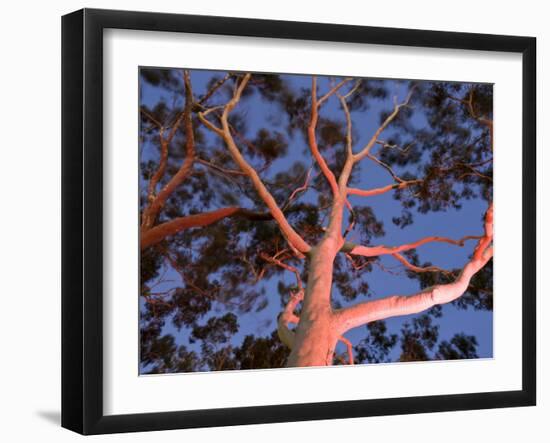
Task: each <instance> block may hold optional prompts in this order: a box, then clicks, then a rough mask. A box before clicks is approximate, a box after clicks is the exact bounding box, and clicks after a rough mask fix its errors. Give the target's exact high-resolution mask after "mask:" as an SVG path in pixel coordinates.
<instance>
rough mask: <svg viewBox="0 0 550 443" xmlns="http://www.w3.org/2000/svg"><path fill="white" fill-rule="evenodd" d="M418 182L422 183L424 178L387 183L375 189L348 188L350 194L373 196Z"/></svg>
mask: <svg viewBox="0 0 550 443" xmlns="http://www.w3.org/2000/svg"><path fill="white" fill-rule="evenodd" d="M418 183H422V180H407V181H401V182H399V183H393V184H391V185H386V186H382V187H380V188H373V189H358V188H348V194H351V195H359V196H361V197H372V196H374V195H380V194H385V193H386V192H389V191H392V190H394V189H403V188H406V187H408V186H412V185H416V184H418Z"/></svg>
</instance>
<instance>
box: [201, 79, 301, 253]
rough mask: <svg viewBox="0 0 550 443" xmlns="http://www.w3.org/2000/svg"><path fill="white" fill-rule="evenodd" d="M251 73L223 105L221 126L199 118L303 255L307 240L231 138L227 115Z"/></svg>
mask: <svg viewBox="0 0 550 443" xmlns="http://www.w3.org/2000/svg"><path fill="white" fill-rule="evenodd" d="M250 76H251V74H246V75H245V76H244V78H243V79H242V81H241V82H240V84H239V85H238V86H237V87H236V90H235V93H234V95H233V98H232V99H231V100H230V101H229V102H228V103H227V104H226V105H225V107H224V110H223V113H222V116H221V118H220V120H221V123H222V127H221V128H218V127H217V126H215V125H213V124H212V123H211V122H210V121H209V120H208V119H207V118H206V117H205V116H204V115H203V113H202V112H199V114H198V115H199V119H200V120H201V122H203V123H204V124H205V125H206V126H207V127H208V128H209V129H211V130H212V131H213V132H215V133H216V134H217V135H218V136H220V137H221V138H222V139H223V140H224V142H225V144H226V146H227V148H228V150H229V153H230V154H231V157H232V158H233V160H234V161H235V163H236V164H237V166H239V168H240V169H241V170H242V171H243V172H244V173H245V174H246V175H247V176H248V177H249V178H250V180H251V181H252V184H253V185H254V188H255V189H256V191H257V192H258V195H259V196H260V198H261V199H262V200H263V201H264V203H265V204H266V206H267V207H268V209H269V211H270V212H271V214H272V216H273V218H274V219H275V221H276V222H277V223H278V225H279V228H280V229H281V232H282V233H283V236H284V237H285V238H286V240H287V241H288V243H289V244H290V246H291V247H292V248H293V249H294V250H295V252H296V254H297V255H299V256H302V257H303V254H305V253H307V252H308V251H309V250H310V249H311V247H310V246H309V245H308V244H307V242H306V241H305V240H304V239H303V238H302V237H301V236H300V235H299V234H298V233H297V232H296V231H295V230H294V228H292V226H290V224H289V222H288V220H287V219H286V217H285V215H284V213H283V211H282V210H281V208H279V206H278V205H277V202H276V201H275V199H274V198H273V196H272V195H271V193H270V192H269V191H268V190H267V188H266V186H265V185H264V183H263V182H262V180H261V178H260V176H259V175H258V173H257V172H256V170H255V169H254V168H253V167H252V166H251V165H250V164H249V163H248V162H247V161H246V160H245V159H244V157H243V155H242V154H241V152H240V150H239V148H238V147H237V145H236V144H235V141H234V139H233V136H232V134H231V129H230V127H229V122H228V117H229V113H230V112H231V111H232V110H233V109H234V108H235V106H237V103H238V102H239V100H240V98H241V94H242V92H243V90H244V88H245V86H246V84H247V83H248V81H249V79H250Z"/></svg>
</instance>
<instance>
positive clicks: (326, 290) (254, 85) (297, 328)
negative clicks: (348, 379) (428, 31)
mask: <svg viewBox="0 0 550 443" xmlns="http://www.w3.org/2000/svg"><path fill="white" fill-rule="evenodd" d="M193 75H194V74H193V72H191V73H190V72H189V71H179V70H145V71H144V70H142V72H141V76H142V81H144V82H148V83H150V84H152V85H154V86H156V87H159V88H161V89H163V90H164V91H167V93H169V94H171V96H173V97H174V99H173V101H172V104H171V105H168V104H167V103H168V102H167V101H166V100H160V101H158V102H157V103H155V106H149V107H148V106H146V105H143V104H142V106H141V108H140V115H141V128H140V137H141V142H142V146H148V147H149V150H148V152H150V154H149V155H148V157H147V156H145V155H142V178H141V190H142V193H141V229H140V230H141V240H140V242H141V251H142V253H141V254H142V255H141V263H142V264H141V271H142V277H141V279H142V284H141V298H142V314H141V341H142V349H141V355H142V364H143V365H153V370H152V372H170V371H175V372H177V371H188V370H199V369H201V368H203V369H204V368H207V369H214V370H219V369H234V368H241V369H243V368H248V367H277V366H282V365H286V366H324V365H331V364H334V363H339V362H343V363H352V364H353V363H354V362H362V361H384V360H385V359H387V355H388V353H389V351H390V350H391V349H392V348H393V347H395V346H396V344H397V336H396V335H392V334H388V331H387V330H386V327H385V323H384V321H385V320H386V319H388V318H392V317H397V316H405V315H410V314H418V313H423V314H422V315H421V316H420V317H418V318H415V319H414V321H413V322H412V325H410V324H408V323H407V324H405V325H404V326H403V328H402V331H401V335H402V336H401V339H400V343H401V349H402V352H401V357H400V359H401V360H405V361H406V360H415V359H427V358H428V357H427V349H432V348H433V347H434V345H435V343H436V341H437V328H436V327H434V325H433V324H432V321H431V318H432V317H438V316H440V315H441V310H440V308H439V306H440V305H443V304H447V303H454V304H455V305H457V306H458V307H465V306H472V307H474V308H476V309H492V292H491V284H492V264H491V258H492V256H493V246H492V242H493V205H492V130H493V129H492V88H491V87H490V86H489V85H478V84H459V83H440V82H418V83H415V82H396V83H395V84H398V85H399V93H396V94H395V95H394V96H391V95H390V94H389V91H388V87H387V86H388V84H387V82H385V81H383V80H370V79H353V78H330V79H327V78H317V77H316V76H310V77H308V81H309V87H301V88H299V89H298V90H297V88H295V87H293V86H292V84H290V82H289V80H288V78H286V77H285V76H277V75H259V74H251V73H232V72H229V73H226V74H224V75H219V74H212V78H211V79H210V80H209V81H208V82H207V83H205V84H203V85H201V93H200V94H196V93H194V84H193V81H192V76H193ZM321 84H322V86H323V88H324V90H322V91H321V89H322V88H321ZM400 95H401V96H402V97H401V99H400V98H399V96H400ZM260 100H261V101H262V102H263V103H268V104H269V106H270V109H276V110H277V112H278V114H279V115H284V119H281V118H279V120H283V121H276V120H277V119H276V118H275V119H273V118H272V120H271V123H270V124H266V125H265V127H260V128H259V129H258V130H257V132H256V134H255V135H254V134H252V131H251V130H250V125H249V124H248V120H250V119H253V118H254V116H251V115H250V112H252V113H253V112H254V111H255V110H257V109H259V108H258V106H259V105H258V103H259V101H260ZM376 101H378V102H382V103H383V104H386V106H387V104H388V103H389V104H391V105H390V107H387V108H384V109H383V110H381V111H379V112H377V114H379V115H370V113H369V112H368V110H369V109H371V108H370V107H369V106H370V105H371V103H373V102H376ZM247 102H248V103H250V104H249V106H246V103H247ZM329 106H331V107H332V109H338V113H339V115H338V116H336V115H335V114H336V112H334V110H332V111H328V110H327V108H329ZM277 112H276V113H275V115H277ZM418 116H420V119H421V120H422V124H418V123H417V120H419V117H418ZM365 118H369V119H371V120H373V119H377V120H378V121H377V123H376V125H375V126H373V127H374V130H372V131H371V133H370V134H369V136H368V137H367V138H366V141H365V142H364V143H361V144H360V143H358V142H356V141H355V139H356V137H355V127H356V126H357V125H358V124H361V122H362V121H361V120H362V119H365ZM273 121H276V122H275V123H273ZM297 146H303V147H305V148H306V152H299V150H298V148H297ZM151 153H152V154H151ZM281 159H287V160H285V163H284V168H281V167H280V166H279V168H277V162H279V163H280V162H281ZM365 163H369V164H370V165H373V166H375V167H377V168H379V169H380V170H381V171H383V172H384V173H386V176H387V184H385V185H383V186H376V187H372V188H364V187H360V186H357V184H361V183H363V182H364V180H361V176H362V173H361V167H362V165H364V164H365ZM274 169H275V172H272V170H274ZM383 194H392V195H393V197H394V199H395V200H396V201H398V202H400V204H401V207H402V211H401V214H398V215H396V216H395V217H393V223H394V224H395V225H397V226H399V227H401V228H406V227H407V226H408V225H410V224H412V223H413V219H414V214H413V212H414V211H417V212H418V213H421V214H427V213H430V212H438V211H447V210H448V209H449V208H455V209H458V208H460V205H461V201H462V200H467V199H473V198H476V199H482V200H484V201H486V209H485V210H484V212H483V213H480V214H479V216H480V222H479V231H478V232H475V233H464V235H463V236H462V237H461V238H457V239H453V238H447V237H442V236H437V235H435V234H434V235H431V236H426V237H422V238H411V239H410V241H408V242H406V243H402V244H393V245H391V246H387V245H381V244H377V243H376V242H375V241H374V238H376V237H380V236H383V235H384V227H383V223H382V222H380V221H379V220H378V219H377V214H376V211H375V210H374V209H373V208H372V207H370V206H366V205H364V204H363V201H367V202H368V201H369V199H371V197H374V196H378V195H383ZM456 222H458V221H456ZM429 243H445V244H448V245H451V246H452V247H457V248H461V247H464V248H467V247H468V248H471V256H470V258H469V260H468V261H466V262H465V263H464V265H463V267H462V268H461V269H452V270H448V269H442V268H440V267H437V266H435V265H432V264H431V263H420V259H419V255H418V253H417V251H416V249H417V248H421V247H422V246H423V245H426V244H429ZM382 257H391V258H392V259H394V260H395V262H396V263H397V264H399V265H400V266H402V267H403V269H405V271H406V273H407V276H408V277H409V278H411V279H415V280H418V283H419V286H420V290H419V291H417V292H415V293H411V294H397V295H393V294H387V296H385V297H382V298H377V299H368V300H366V301H359V300H358V299H360V298H361V297H362V296H363V295H364V294H366V293H368V291H369V289H368V288H369V286H368V275H369V273H370V272H371V271H372V268H373V266H380V267H381V268H383V267H382V266H381V264H380V260H381V258H382ZM168 272H169V273H171V274H176V275H177V276H178V278H179V282H178V283H177V284H172V285H171V286H170V287H169V288H168V289H166V290H164V291H155V284H156V283H155V282H159V281H161V280H162V278H163V276H164V275H165V274H166V273H168ZM286 273H289V274H290V275H292V276H293V278H294V280H295V283H294V284H292V285H290V286H288V285H285V284H284V283H283V282H282V281H280V282H279V284H278V289H277V291H278V292H279V295H280V299H281V304H282V307H281V312H280V314H279V315H278V317H277V330H276V333H275V332H274V333H273V334H272V335H271V336H268V337H255V336H252V335H249V336H247V337H245V339H244V341H243V343H242V344H241V346H235V345H234V344H231V337H232V336H233V335H234V334H235V333H237V331H238V330H239V323H238V322H239V313H241V314H242V313H250V312H259V311H261V310H262V309H265V307H266V306H267V305H268V304H269V303H270V302H273V298H276V297H277V294H270V293H267V290H266V286H265V285H262V282H263V281H266V280H270V279H276V278H280V277H281V276H282V275H283V274H286ZM388 278H392V275H391V272H389V273H388ZM215 307H216V308H217V311H220V307H221V310H222V311H225V313H224V315H219V316H216V315H215V314H213V312H215V311H216V309H214V308H215ZM166 322H171V323H173V324H174V325H175V326H176V327H177V328H180V329H181V328H186V330H187V331H188V336H189V343H191V344H193V343H200V349H201V351H200V353H198V352H197V351H193V350H190V349H188V347H186V346H185V345H182V344H178V343H177V342H176V340H175V339H174V337H173V335H171V334H167V333H166V332H165V331H164V328H165V325H166ZM365 325H366V327H367V330H368V335H367V337H366V338H365V340H363V341H362V342H361V343H356V344H355V345H354V344H352V343H351V342H350V341H349V340H348V339H347V338H346V337H345V336H346V334H347V333H348V331H350V330H351V329H354V328H359V327H364V326H365ZM338 342H341V343H343V344H344V347H345V349H346V352H347V356H346V357H345V359H344V356H342V355H338V353H335V349H336V346H337V343H338ZM475 345H476V339H475V337H473V336H467V335H465V334H457V335H455V336H454V337H453V338H452V340H451V341H444V342H442V343H440V346H439V349H438V351H437V352H436V354H435V355H434V358H473V357H475V356H476V354H475ZM354 351H355V352H354Z"/></svg>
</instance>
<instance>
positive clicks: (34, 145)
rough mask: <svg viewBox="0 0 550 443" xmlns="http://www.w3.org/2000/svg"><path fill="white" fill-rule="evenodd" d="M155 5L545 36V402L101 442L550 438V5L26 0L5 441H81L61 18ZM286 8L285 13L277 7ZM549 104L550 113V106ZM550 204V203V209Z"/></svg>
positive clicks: (19, 20)
mask: <svg viewBox="0 0 550 443" xmlns="http://www.w3.org/2000/svg"><path fill="white" fill-rule="evenodd" d="M84 6H86V7H94V8H111V9H135V10H145V11H147V10H154V11H164V12H174V13H190V14H210V15H227V16H242V17H253V18H272V19H281V20H299V21H318V22H327V23H348V24H356V25H374V26H390V27H409V28H418V29H437V30H446V31H469V32H483V33H497V34H517V35H530V36H536V37H537V38H538V73H537V75H538V85H537V87H538V126H539V128H538V148H539V166H538V167H539V173H538V177H539V197H538V201H539V210H538V217H539V220H538V222H539V252H538V254H539V265H538V274H539V290H538V294H539V304H538V312H539V314H538V331H539V340H538V356H539V357H538V360H539V361H538V371H539V380H538V403H539V405H538V406H536V407H532V408H517V409H500V410H493V411H469V412H452V413H439V414H423V415H414V416H397V417H378V418H364V419H350V420H330V421H317V422H304V423H290V424H289V423H285V424H276V425H259V426H244V427H243V426H241V427H233V428H222V429H198V430H186V431H164V432H157V433H142V434H127V435H115V436H101V437H94V438H93V440H94V441H113V440H114V441H132V442H134V441H135V442H149V441H154V442H171V441H181V440H182V439H185V440H187V441H194V440H201V441H222V442H223V443H225V442H228V443H230V442H248V441H258V440H261V441H266V442H271V441H280V440H282V439H284V440H299V439H302V438H305V439H307V440H310V441H311V440H318V441H334V440H337V441H338V440H347V439H354V440H355V439H360V440H363V439H369V440H371V441H372V440H378V441H387V442H393V441H403V440H407V441H423V442H441V441H442V440H444V441H445V442H446V443H452V442H458V441H460V442H462V441H463V440H464V437H466V436H470V438H471V439H473V440H474V441H481V440H483V439H491V440H492V441H514V440H519V439H521V440H523V441H533V442H539V441H541V442H542V441H546V440H547V439H548V437H549V435H550V426H549V425H548V416H549V414H550V383H549V382H548V381H547V380H546V377H545V374H546V373H548V370H549V368H550V361H549V358H550V350H549V349H548V341H549V340H550V327H549V326H548V324H547V323H544V321H543V319H544V313H545V312H546V311H547V309H548V306H550V303H549V302H548V300H546V299H545V298H544V294H545V293H546V292H548V290H550V283H549V282H547V281H543V280H542V279H541V278H540V275H541V274H542V273H544V272H545V269H546V267H547V266H550V254H549V253H547V252H545V251H544V249H545V248H546V249H548V248H550V237H549V236H548V235H547V234H545V233H544V232H543V230H542V229H540V227H541V226H544V224H545V223H546V222H548V220H549V219H550V218H549V215H550V214H549V210H550V205H549V203H548V199H543V198H542V197H541V196H543V195H550V189H549V186H550V185H549V180H548V179H546V180H545V179H544V178H543V177H542V170H543V169H546V170H547V171H550V164H548V163H549V161H550V160H549V158H550V157H549V156H548V155H543V153H542V146H543V144H542V143H543V141H542V137H543V133H544V132H545V131H544V130H545V128H544V126H543V122H544V121H548V120H549V119H550V111H548V107H547V106H548V105H550V92H549V89H547V88H545V87H544V85H543V81H542V80H543V77H544V75H548V73H549V72H550V67H549V64H550V61H549V60H550V59H549V57H550V28H548V26H547V20H546V19H545V18H544V17H547V12H546V13H545V11H544V9H545V8H544V2H537V1H534V0H524V1H523V2H520V3H518V2H509V1H501V2H499V3H493V4H490V3H489V2H484V3H482V2H479V1H471V0H462V1H461V2H460V4H455V5H452V4H449V3H447V4H445V6H444V7H443V6H442V3H441V2H438V1H432V0H417V1H415V2H407V1H406V0H394V1H393V2H391V3H387V2H376V3H374V2H373V3H372V4H367V2H357V3H356V2H352V1H346V2H338V3H335V2H329V1H326V0H318V1H316V2H315V3H313V2H301V3H299V2H296V1H292V0H278V1H277V2H276V3H270V4H266V3H263V2H246V1H245V0H233V1H231V2H228V1H224V0H210V1H209V2H185V3H183V2H180V3H175V2H169V1H167V0H157V1H156V2H154V3H151V2H147V1H143V0H134V1H129V0H112V1H110V2H108V1H105V0H102V1H98V0H88V1H87V2H81V1H66V0H54V1H51V2H37V1H36V2H32V1H22V0H19V1H18V2H10V3H6V4H5V5H4V7H3V11H2V17H3V24H2V27H1V28H0V32H1V36H2V38H1V40H0V41H1V43H0V47H1V52H0V54H1V61H2V68H1V69H0V87H1V89H2V91H1V93H0V121H1V122H2V128H3V131H2V133H3V136H2V137H1V138H0V149H1V151H0V197H1V202H2V206H1V208H2V209H1V210H0V211H1V214H2V217H1V218H0V226H1V229H0V251H1V252H0V254H1V255H0V260H1V267H0V269H1V270H2V274H1V275H2V277H3V278H2V280H3V284H2V286H1V289H0V292H1V297H0V300H1V303H0V337H1V338H0V345H1V346H2V351H3V352H2V364H1V365H0V414H1V415H0V416H1V417H2V419H1V421H2V425H1V426H0V436H1V437H2V440H4V441H8V442H19V441H37V440H38V439H40V441H55V442H72V441H81V440H82V439H83V437H80V436H78V435H77V434H74V433H72V432H69V431H66V430H63V429H61V428H60V427H59V415H60V290H61V283H60V282H61V265H60V263H61V258H60V234H61V228H60V210H61V202H60V192H61V186H60V183H61V181H60V175H61V161H60V115H61V107H60V101H61V100H60V99H61V92H60V89H61V85H60V78H61V76H60V71H61V49H60V38H61V21H60V17H61V15H63V14H65V13H68V12H71V11H73V10H76V9H79V8H81V7H84ZM275 6H276V7H275ZM543 108H545V110H546V112H543ZM543 200H545V201H546V204H544V202H543Z"/></svg>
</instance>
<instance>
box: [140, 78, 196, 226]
mask: <svg viewBox="0 0 550 443" xmlns="http://www.w3.org/2000/svg"><path fill="white" fill-rule="evenodd" d="M183 76H184V83H185V108H184V110H183V113H182V114H181V116H180V117H179V118H178V119H176V122H175V123H174V125H173V127H172V130H171V131H170V134H169V135H168V138H167V139H166V140H165V143H166V147H165V149H166V155H167V153H168V145H169V144H170V143H171V141H172V139H173V138H174V136H175V134H176V131H177V128H178V127H179V125H180V123H181V122H182V121H184V123H185V138H186V140H185V151H186V154H185V160H184V161H183V163H182V165H181V167H180V169H179V170H178V172H176V174H174V176H173V177H172V178H171V179H170V181H169V182H168V183H167V184H166V185H165V186H164V188H162V189H161V191H160V192H159V193H158V195H157V196H156V197H154V199H152V201H151V202H150V203H149V206H148V207H146V208H145V209H144V211H143V214H142V223H141V230H142V232H144V231H146V230H148V229H150V228H151V227H152V226H153V225H154V223H155V220H156V218H157V217H158V214H159V212H160V210H161V209H162V207H163V206H164V203H165V202H166V200H167V199H168V197H169V196H170V195H171V194H172V193H173V192H174V190H175V189H176V188H177V187H178V186H179V185H180V184H181V183H182V182H183V181H184V180H185V179H186V178H187V176H188V175H189V173H190V172H191V168H192V166H193V162H194V159H195V139H194V135H193V120H192V114H191V109H192V106H193V91H192V89H191V81H190V78H189V71H184V74H183ZM161 162H162V161H161ZM165 163H166V162H165ZM163 173H164V172H163ZM155 185H156V184H155Z"/></svg>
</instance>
